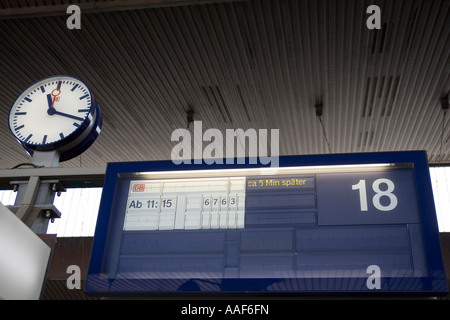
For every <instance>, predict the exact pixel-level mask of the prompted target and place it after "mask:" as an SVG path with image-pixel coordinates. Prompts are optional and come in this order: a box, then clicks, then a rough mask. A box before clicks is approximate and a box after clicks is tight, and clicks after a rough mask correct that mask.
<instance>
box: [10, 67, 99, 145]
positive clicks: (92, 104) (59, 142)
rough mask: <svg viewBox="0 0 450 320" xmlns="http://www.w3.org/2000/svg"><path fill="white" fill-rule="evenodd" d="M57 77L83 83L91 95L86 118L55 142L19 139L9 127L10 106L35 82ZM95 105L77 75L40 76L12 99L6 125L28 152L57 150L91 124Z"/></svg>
mask: <svg viewBox="0 0 450 320" xmlns="http://www.w3.org/2000/svg"><path fill="white" fill-rule="evenodd" d="M58 77H67V78H72V79H75V80H77V81H79V82H81V83H82V84H84V86H85V87H86V89H87V90H88V92H89V95H90V97H91V108H90V110H89V114H88V115H87V116H86V118H85V119H84V121H83V122H82V123H81V125H80V127H78V128H77V129H76V130H75V131H73V132H72V133H71V134H70V135H68V136H67V137H64V138H63V139H61V140H59V141H56V142H50V143H47V144H39V145H37V144H29V143H26V142H25V141H22V140H20V139H19V138H18V137H17V136H16V135H15V133H14V131H13V129H12V128H11V124H10V121H9V119H10V118H11V112H12V108H13V107H14V105H15V104H16V102H17V100H18V99H19V98H20V97H21V96H22V94H23V93H24V92H26V91H27V90H28V89H30V88H31V87H33V86H34V85H35V84H37V83H39V82H42V81H44V80H46V79H51V78H58ZM96 107H97V103H96V101H95V98H94V96H93V94H92V92H91V90H90V89H89V87H88V85H87V84H86V83H84V82H83V81H82V80H81V79H78V78H77V77H74V76H70V75H62V74H61V75H53V76H49V77H45V78H42V79H40V80H38V81H35V82H33V83H32V84H31V85H29V86H28V87H27V88H26V89H24V90H22V92H21V93H20V94H19V95H18V96H17V97H16V99H15V100H14V102H13V104H12V105H11V108H10V109H9V113H8V127H9V131H10V132H11V133H12V135H13V136H14V138H15V139H16V140H17V141H18V142H19V143H20V144H21V145H23V146H24V148H25V150H27V152H28V153H30V152H29V151H28V149H31V150H35V151H52V150H57V149H59V148H61V147H63V146H64V145H66V144H69V143H71V142H72V141H74V140H75V139H77V138H78V137H79V136H80V135H81V134H82V133H83V132H84V130H86V128H87V127H88V126H89V125H90V124H91V122H92V120H94V117H95V111H96ZM89 115H91V118H92V119H89V118H90V117H89Z"/></svg>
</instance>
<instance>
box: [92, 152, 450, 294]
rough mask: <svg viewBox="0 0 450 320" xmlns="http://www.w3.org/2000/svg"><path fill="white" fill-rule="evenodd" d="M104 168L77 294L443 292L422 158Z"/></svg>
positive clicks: (332, 157) (433, 215) (370, 155)
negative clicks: (86, 264) (91, 246)
mask: <svg viewBox="0 0 450 320" xmlns="http://www.w3.org/2000/svg"><path fill="white" fill-rule="evenodd" d="M279 163H280V167H279V168H270V167H263V166H261V167H258V166H257V165H234V166H230V165H203V166H200V167H199V166H192V165H191V166H187V165H186V166H177V165H174V164H173V163H171V162H145V163H116V164H110V165H109V166H108V169H107V178H106V180H105V188H104V191H103V195H102V202H101V207H100V212H99V220H98V223H97V230H96V234H95V240H94V249H93V253H92V258H91V266H90V270H89V274H88V278H87V284H86V292H87V293H89V294H93V295H113V296H114V295H119V296H120V295H122V294H127V295H130V294H131V295H133V294H136V295H158V294H175V295H176V294H179V293H184V294H185V293H191V294H207V293H222V294H223V293H225V294H226V293H233V294H239V293H240V294H244V293H246V294H251V293H266V294H269V295H270V294H280V293H285V294H294V295H295V294H303V295H308V294H312V293H314V294H316V293H319V294H331V295H333V294H351V293H358V294H381V295H382V294H388V293H389V294H392V293H397V294H399V295H401V294H420V295H441V294H445V293H446V292H447V287H446V279H445V272H444V269H443V264H442V256H441V252H440V244H439V237H438V229H437V222H436V213H435V209H434V202H433V198H432V191H431V183H430V178H429V172H428V166H427V162H426V154H425V153H424V152H421V151H414V152H413V151H409V152H393V153H366V154H348V155H323V156H297V157H281V158H280V162H279Z"/></svg>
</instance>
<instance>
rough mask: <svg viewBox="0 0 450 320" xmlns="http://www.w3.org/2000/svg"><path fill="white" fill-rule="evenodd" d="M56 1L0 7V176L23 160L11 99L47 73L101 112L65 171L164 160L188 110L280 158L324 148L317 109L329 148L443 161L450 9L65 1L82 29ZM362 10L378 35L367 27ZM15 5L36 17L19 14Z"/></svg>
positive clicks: (446, 154)
mask: <svg viewBox="0 0 450 320" xmlns="http://www.w3.org/2000/svg"><path fill="white" fill-rule="evenodd" d="M64 2H65V1H63V0H61V1H50V0H46V1H44V0H34V1H31V0H30V1H25V0H23V1H2V2H1V5H0V89H1V90H0V119H3V120H1V123H2V125H0V138H1V143H0V167H1V168H9V167H12V166H14V165H16V164H17V163H19V162H24V161H29V158H28V156H27V155H26V154H25V152H24V150H23V149H22V148H21V146H20V145H19V144H18V143H17V142H16V141H15V140H14V138H13V137H12V135H11V134H10V132H9V129H8V125H7V117H8V112H9V108H10V106H11V104H12V103H13V101H14V99H15V97H16V96H17V95H18V94H19V93H20V92H21V91H22V90H23V89H25V88H26V87H27V86H28V85H29V84H31V83H33V82H35V81H37V80H39V79H41V78H43V77H46V76H50V75H54V74H69V75H73V76H75V77H78V78H80V79H82V80H83V81H85V82H86V83H87V84H88V85H89V86H90V88H91V90H92V92H93V93H94V95H95V96H96V98H97V100H98V103H99V105H100V108H101V109H102V112H103V115H104V125H103V130H102V133H101V135H100V137H99V138H98V139H97V141H96V142H95V143H94V145H93V146H92V147H91V148H90V150H88V151H87V152H85V153H84V154H83V155H82V156H81V157H78V158H76V159H73V160H70V161H68V162H65V163H62V164H61V166H75V167H77V166H104V165H105V164H106V162H110V161H135V160H155V159H170V153H171V149H172V147H173V146H174V145H175V143H174V142H171V140H170V137H171V134H172V131H173V130H175V129H177V128H185V127H186V112H187V111H188V110H190V109H193V110H194V112H195V114H194V117H195V119H196V120H202V121H203V130H206V129H208V128H218V129H220V130H223V132H225V129H227V128H230V129H231V128H242V129H244V130H246V129H248V128H255V129H259V128H261V129H262V128H267V129H272V128H276V129H279V130H280V154H282V155H290V154H317V153H327V152H329V150H328V147H327V144H326V141H325V139H324V135H323V132H322V128H321V126H320V122H319V121H318V118H317V117H316V115H315V108H314V105H315V104H317V103H322V104H323V118H322V120H323V124H324V129H325V132H326V134H327V136H328V140H329V142H330V148H331V151H332V152H334V153H347V152H371V151H387V150H412V149H425V150H427V151H428V156H429V160H430V161H431V162H450V149H449V147H450V146H449V141H448V139H449V134H450V132H449V131H450V128H449V126H448V116H447V117H446V119H445V123H444V131H442V129H443V126H442V119H443V112H442V110H441V107H440V104H439V98H440V97H442V96H444V95H446V94H448V92H449V91H450V16H449V15H450V1H448V0H445V1H444V0H432V1H431V0H395V1H392V0H389V1H388V0H386V1H361V0H353V1H352V0H345V1H344V0H343V1H338V0H336V1H335V0H319V1H313V0H300V1H297V0H280V1H232V2H230V1H226V2H223V1H219V2H217V3H214V1H209V2H213V3H204V4H195V5H192V4H190V5H188V4H186V5H180V3H179V1H178V2H175V1H174V2H173V3H172V4H174V3H175V4H177V5H176V6H174V5H172V6H168V5H167V4H171V3H170V1H169V3H166V4H164V6H162V7H159V8H158V7H155V6H157V4H155V1H139V2H133V1H131V2H130V3H132V4H133V5H134V6H131V7H127V8H123V7H120V6H118V7H120V10H114V6H112V3H113V1H108V0H105V1H96V2H95V3H96V5H97V8H100V9H101V8H102V5H101V4H102V3H103V4H107V6H105V8H107V10H100V9H98V10H94V9H92V7H90V9H89V10H85V11H83V4H85V3H87V2H85V1H78V2H76V1H73V2H72V3H75V4H76V3H79V4H80V7H81V9H82V15H81V19H82V20H81V23H82V28H81V30H68V29H67V28H66V19H67V17H68V15H66V14H65V13H64V12H63V14H61V12H58V10H60V8H61V6H63V5H64ZM160 2H161V1H160ZM91 3H92V1H91ZM116 3H122V4H123V1H118V2H116ZM137 4H139V5H137ZM146 4H147V6H145V5H146ZM160 4H161V3H160ZM371 4H376V5H378V6H379V7H380V8H381V13H382V16H381V17H382V28H381V30H369V29H367V27H366V20H367V18H368V17H369V15H368V14H367V13H366V9H367V7H368V6H369V5H371ZM42 7H45V8H46V9H48V10H41V9H42ZM21 8H22V9H23V10H28V11H27V12H26V13H27V16H28V15H29V14H30V11H33V8H35V9H36V10H34V11H36V12H43V11H45V13H44V14H40V16H39V17H32V18H21V14H20V13H21ZM30 8H31V9H30ZM37 8H40V9H39V10H38V9H37ZM52 8H56V9H58V10H56V9H55V11H54V12H52V10H51V9H52ZM125 9H127V10H125ZM42 15H43V16H42ZM442 137H443V140H442V141H443V144H442V148H441V138H442ZM205 145H206V143H205Z"/></svg>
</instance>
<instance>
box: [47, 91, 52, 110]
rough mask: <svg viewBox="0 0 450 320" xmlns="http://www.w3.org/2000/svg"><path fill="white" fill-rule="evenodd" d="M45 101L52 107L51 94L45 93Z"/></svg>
mask: <svg viewBox="0 0 450 320" xmlns="http://www.w3.org/2000/svg"><path fill="white" fill-rule="evenodd" d="M47 102H48V107H49V108H52V106H53V100H52V95H51V94H50V93H49V94H47Z"/></svg>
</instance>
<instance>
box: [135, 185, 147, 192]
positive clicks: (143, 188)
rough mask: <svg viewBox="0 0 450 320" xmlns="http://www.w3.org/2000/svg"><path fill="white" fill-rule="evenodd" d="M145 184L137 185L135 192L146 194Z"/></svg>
mask: <svg viewBox="0 0 450 320" xmlns="http://www.w3.org/2000/svg"><path fill="white" fill-rule="evenodd" d="M144 190H145V184H135V185H133V192H144Z"/></svg>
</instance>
